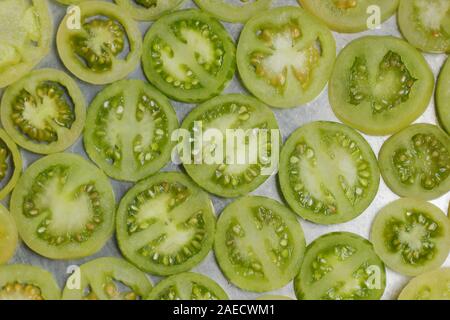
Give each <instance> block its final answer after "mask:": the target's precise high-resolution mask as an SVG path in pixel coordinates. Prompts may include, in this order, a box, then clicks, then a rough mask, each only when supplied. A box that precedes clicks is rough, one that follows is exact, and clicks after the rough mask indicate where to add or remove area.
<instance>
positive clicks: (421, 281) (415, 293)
mask: <svg viewBox="0 0 450 320" xmlns="http://www.w3.org/2000/svg"><path fill="white" fill-rule="evenodd" d="M398 299H399V300H450V268H442V269H437V270H433V271H430V272H427V273H424V274H422V275H420V276H418V277H416V278H414V279H412V280H411V281H410V282H409V283H408V284H407V285H406V287H405V288H403V291H402V292H401V293H400V295H399V297H398Z"/></svg>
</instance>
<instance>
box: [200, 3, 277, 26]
mask: <svg viewBox="0 0 450 320" xmlns="http://www.w3.org/2000/svg"><path fill="white" fill-rule="evenodd" d="M194 2H195V3H196V4H197V5H198V6H199V7H200V8H201V9H202V10H205V11H206V12H209V13H210V14H212V15H213V16H215V17H216V18H218V19H220V20H223V21H227V22H246V21H247V20H248V19H250V18H251V17H253V16H254V15H255V14H257V13H258V12H259V11H264V10H267V9H269V8H270V6H271V4H272V0H254V1H248V0H240V3H239V4H235V3H236V1H231V0H194ZM230 2H231V3H230ZM233 2H234V3H233Z"/></svg>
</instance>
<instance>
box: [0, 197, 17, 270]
mask: <svg viewBox="0 0 450 320" xmlns="http://www.w3.org/2000/svg"><path fill="white" fill-rule="evenodd" d="M18 242H19V235H18V233H17V227H16V223H15V222H14V219H13V217H12V216H11V214H10V213H9V212H8V210H7V209H6V208H5V207H4V206H2V205H1V204H0V264H3V263H6V262H8V261H9V260H10V259H11V258H12V257H13V255H14V253H15V252H16V248H17V244H18Z"/></svg>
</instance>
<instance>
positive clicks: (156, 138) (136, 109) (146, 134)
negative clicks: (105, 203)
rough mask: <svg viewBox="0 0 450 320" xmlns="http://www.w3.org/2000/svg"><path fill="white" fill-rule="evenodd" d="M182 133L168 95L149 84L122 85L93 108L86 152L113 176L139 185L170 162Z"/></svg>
mask: <svg viewBox="0 0 450 320" xmlns="http://www.w3.org/2000/svg"><path fill="white" fill-rule="evenodd" d="M176 128H178V119H177V115H176V113H175V110H174V109H173V107H172V105H171V104H170V102H169V100H168V99H167V98H166V97H165V96H164V95H162V94H161V93H159V91H157V90H156V89H154V88H153V87H152V86H150V85H149V84H146V83H144V82H143V81H140V80H122V81H119V82H116V83H114V84H112V85H110V86H108V87H106V88H105V89H104V90H103V91H101V92H100V93H99V94H98V95H97V96H96V97H95V99H94V101H93V102H92V103H91V105H90V107H89V109H88V119H87V122H86V129H85V132H84V146H85V148H86V151H87V153H88V154H89V157H90V158H91V159H92V160H93V161H94V162H95V163H96V164H97V165H98V166H99V167H100V168H102V169H103V170H104V171H105V173H106V174H107V175H109V176H111V177H113V178H115V179H119V180H128V181H137V180H140V179H142V178H145V177H147V176H149V175H151V174H153V173H155V172H157V171H158V170H159V169H161V168H162V167H163V166H164V165H165V164H166V163H167V162H168V161H169V160H170V156H171V152H172V148H173V147H174V145H175V144H174V143H173V142H172V141H171V134H172V131H174V130H175V129H176Z"/></svg>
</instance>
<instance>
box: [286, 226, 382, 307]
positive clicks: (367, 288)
mask: <svg viewBox="0 0 450 320" xmlns="http://www.w3.org/2000/svg"><path fill="white" fill-rule="evenodd" d="M358 277H359V278H358ZM355 282H359V283H358V284H357V285H358V287H357V288H355V286H356V283H355ZM369 284H370V285H369ZM385 287H386V270H385V267H384V264H383V262H382V261H381V259H380V258H379V257H378V256H377V254H376V253H375V251H374V250H373V246H372V244H371V243H370V242H369V241H368V240H366V239H364V238H362V237H361V236H359V235H357V234H354V233H350V232H332V233H328V234H325V235H323V236H321V237H319V238H317V239H316V240H314V241H313V242H312V243H310V244H309V245H308V247H307V248H306V253H305V258H304V260H303V264H302V268H301V271H300V273H299V275H298V276H297V278H296V279H295V281H294V289H295V294H296V295H297V298H298V299H299V300H343V299H344V300H347V299H351V300H378V299H380V298H381V297H382V295H383V293H384V289H385ZM351 289H354V290H351Z"/></svg>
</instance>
